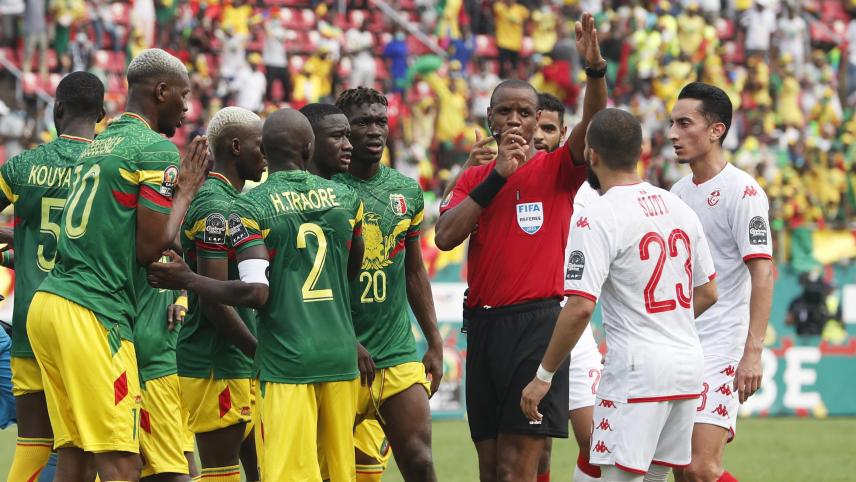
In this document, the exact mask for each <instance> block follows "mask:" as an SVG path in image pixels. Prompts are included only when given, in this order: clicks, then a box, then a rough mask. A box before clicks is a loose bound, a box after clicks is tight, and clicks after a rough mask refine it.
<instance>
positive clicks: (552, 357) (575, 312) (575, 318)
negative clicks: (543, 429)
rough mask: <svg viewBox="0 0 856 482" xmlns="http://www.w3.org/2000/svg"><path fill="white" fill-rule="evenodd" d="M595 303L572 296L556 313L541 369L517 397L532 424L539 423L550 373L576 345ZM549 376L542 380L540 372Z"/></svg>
mask: <svg viewBox="0 0 856 482" xmlns="http://www.w3.org/2000/svg"><path fill="white" fill-rule="evenodd" d="M594 307H595V302H594V301H592V300H590V299H588V298H584V297H582V296H576V295H572V296H569V297H568V302H567V303H565V307H564V308H562V312H561V313H559V320H558V321H557V322H556V328H555V329H554V330H553V336H552V337H551V338H550V345H549V346H547V352H546V353H544V358H543V359H542V360H541V366H540V367H539V369H538V373H536V375H535V377H534V378H532V381H531V382H529V385H526V388H524V389H523V394H522V396H521V397H520V409H521V410H523V415H526V417H527V418H528V419H529V420H532V421H533V422H538V421H540V420H541V419H542V418H543V416H542V415H541V413H540V412H538V404H539V403H541V400H542V399H543V398H544V396H545V395H546V394H547V392H548V391H549V390H550V385H551V381H550V380H551V379H552V376H553V373H555V372H556V370H558V369H559V365H560V364H561V363H562V360H564V359H565V358H567V357H568V354H569V353H570V352H571V349H572V348H573V347H574V346H575V345H576V344H577V342H578V341H579V339H580V337H581V336H582V334H583V332H584V331H585V329H586V325H588V323H589V320H591V315H592V313H594ZM542 370H544V371H545V372H546V373H547V374H549V378H548V379H546V380H545V379H544V378H543V377H542V373H541V371H542Z"/></svg>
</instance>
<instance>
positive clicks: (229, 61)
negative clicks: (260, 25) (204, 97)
mask: <svg viewBox="0 0 856 482" xmlns="http://www.w3.org/2000/svg"><path fill="white" fill-rule="evenodd" d="M236 11H237V10H236ZM232 29H233V27H232V26H231V25H227V26H226V27H224V28H222V29H218V30H216V31H215V32H214V35H215V36H216V37H217V39H218V40H220V43H221V48H220V75H222V76H223V80H224V81H225V85H229V84H231V83H232V81H233V80H234V79H235V75H237V73H238V72H239V71H241V70H242V69H243V68H244V66H245V65H246V63H247V51H246V45H247V40H248V39H247V35H246V34H240V33H236V32H235V31H234V30H232ZM221 90H222V87H221Z"/></svg>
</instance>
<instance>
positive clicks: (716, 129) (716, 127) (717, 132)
mask: <svg viewBox="0 0 856 482" xmlns="http://www.w3.org/2000/svg"><path fill="white" fill-rule="evenodd" d="M724 135H725V124H724V123H722V122H714V123H713V124H711V125H710V140H711V141H715V142H718V141H719V140H720V139H721V138H722V136H724Z"/></svg>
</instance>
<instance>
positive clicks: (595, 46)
mask: <svg viewBox="0 0 856 482" xmlns="http://www.w3.org/2000/svg"><path fill="white" fill-rule="evenodd" d="M574 31H575V33H576V39H577V52H578V53H579V54H580V56H581V57H582V58H584V59H585V60H586V63H587V64H588V65H590V66H593V67H594V66H599V65H601V64H602V62H603V57H602V56H601V55H600V43H599V42H598V41H597V29H596V28H595V26H594V16H593V15H592V14H590V13H588V12H583V15H582V17H580V20H579V21H578V22H576V24H574Z"/></svg>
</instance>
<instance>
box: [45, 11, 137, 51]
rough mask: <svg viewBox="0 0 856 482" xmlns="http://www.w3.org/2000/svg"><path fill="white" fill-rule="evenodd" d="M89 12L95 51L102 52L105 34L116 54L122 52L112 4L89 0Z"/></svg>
mask: <svg viewBox="0 0 856 482" xmlns="http://www.w3.org/2000/svg"><path fill="white" fill-rule="evenodd" d="M36 1H38V0H36ZM88 10H89V20H90V21H91V22H92V29H93V31H94V33H95V38H94V39H93V42H94V43H95V50H101V48H102V47H104V36H105V34H106V35H107V36H108V37H109V38H110V47H111V48H112V49H113V51H114V52H119V51H120V50H122V43H121V42H120V41H119V35H118V34H119V31H118V27H117V25H116V23H115V22H114V20H113V12H112V10H111V8H110V2H108V1H107V0H89V3H88Z"/></svg>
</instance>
